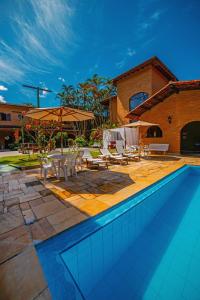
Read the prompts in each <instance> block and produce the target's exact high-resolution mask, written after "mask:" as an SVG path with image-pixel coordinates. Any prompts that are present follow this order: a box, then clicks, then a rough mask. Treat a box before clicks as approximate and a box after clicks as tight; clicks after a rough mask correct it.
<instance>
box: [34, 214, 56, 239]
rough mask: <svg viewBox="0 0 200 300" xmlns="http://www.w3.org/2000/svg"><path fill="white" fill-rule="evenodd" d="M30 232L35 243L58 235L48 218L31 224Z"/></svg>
mask: <svg viewBox="0 0 200 300" xmlns="http://www.w3.org/2000/svg"><path fill="white" fill-rule="evenodd" d="M30 231H31V236H32V239H33V240H34V241H41V240H45V239H47V238H49V237H50V236H52V235H54V234H55V233H56V231H55V229H54V228H53V227H52V225H51V224H50V223H49V222H48V220H47V219H46V218H42V219H40V220H39V221H37V222H35V223H34V224H31V225H30Z"/></svg>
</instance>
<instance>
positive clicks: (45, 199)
mask: <svg viewBox="0 0 200 300" xmlns="http://www.w3.org/2000/svg"><path fill="white" fill-rule="evenodd" d="M42 200H43V201H44V202H49V201H54V200H58V199H57V198H56V197H55V196H54V195H52V194H51V195H48V196H45V197H42Z"/></svg>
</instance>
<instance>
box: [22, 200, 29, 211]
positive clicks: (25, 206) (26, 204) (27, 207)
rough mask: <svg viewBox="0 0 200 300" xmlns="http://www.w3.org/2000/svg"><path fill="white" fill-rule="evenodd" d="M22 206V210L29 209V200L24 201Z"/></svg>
mask: <svg viewBox="0 0 200 300" xmlns="http://www.w3.org/2000/svg"><path fill="white" fill-rule="evenodd" d="M20 208H21V210H27V209H30V205H29V203H28V202H24V203H21V204H20Z"/></svg>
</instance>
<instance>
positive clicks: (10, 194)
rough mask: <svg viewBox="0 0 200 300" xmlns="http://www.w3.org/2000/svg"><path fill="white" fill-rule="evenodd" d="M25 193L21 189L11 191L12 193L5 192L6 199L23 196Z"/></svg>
mask: <svg viewBox="0 0 200 300" xmlns="http://www.w3.org/2000/svg"><path fill="white" fill-rule="evenodd" d="M23 195H24V193H23V192H22V191H21V190H19V191H14V192H10V193H6V192H5V193H4V200H9V199H12V198H16V197H21V196H23Z"/></svg>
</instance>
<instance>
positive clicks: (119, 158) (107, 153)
mask: <svg viewBox="0 0 200 300" xmlns="http://www.w3.org/2000/svg"><path fill="white" fill-rule="evenodd" d="M100 151H101V154H102V155H101V157H102V158H104V159H105V158H108V159H109V160H110V161H112V162H118V163H120V164H123V163H126V164H128V158H127V157H124V156H122V155H119V154H118V155H113V154H112V153H110V151H109V150H108V149H106V148H103V149H100Z"/></svg>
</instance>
